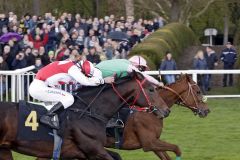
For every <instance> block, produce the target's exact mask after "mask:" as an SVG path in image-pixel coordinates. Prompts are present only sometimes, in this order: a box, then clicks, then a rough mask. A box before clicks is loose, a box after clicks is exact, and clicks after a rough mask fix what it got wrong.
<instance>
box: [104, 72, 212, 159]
mask: <svg viewBox="0 0 240 160" xmlns="http://www.w3.org/2000/svg"><path fill="white" fill-rule="evenodd" d="M159 95H160V97H161V98H163V99H164V100H165V102H166V103H167V105H168V107H169V108H171V107H172V106H173V104H175V103H177V104H181V105H183V106H185V107H187V108H189V109H190V110H192V111H193V112H194V113H195V114H198V115H199V116H200V117H205V116H207V114H208V113H209V109H208V107H207V105H206V103H204V101H203V96H202V94H201V91H200V88H199V87H198V86H197V84H196V83H195V82H194V81H193V80H192V79H191V77H189V76H188V75H181V77H180V79H179V80H178V81H176V82H175V83H173V84H170V85H169V86H165V87H163V88H159ZM162 128H163V119H159V118H157V117H156V116H155V115H154V114H152V113H146V112H139V111H135V112H133V113H132V114H130V116H129V118H128V119H127V121H126V125H125V128H124V131H123V138H122V139H123V142H122V145H121V147H120V149H123V150H135V149H140V148H142V149H143V150H144V151H145V152H146V151H153V152H154V153H155V154H156V155H157V156H158V157H159V158H160V159H161V160H171V158H170V157H169V155H168V154H167V153H166V151H172V152H175V154H176V156H177V159H178V160H180V159H181V158H180V157H181V150H180V148H179V147H178V146H177V145H174V144H170V143H167V142H164V141H162V140H160V139H159V138H160V135H161V132H162ZM146 137H147V138H146ZM107 140H108V141H107V142H108V143H107V145H106V146H107V147H112V148H113V147H114V145H115V138H113V137H108V138H107Z"/></svg>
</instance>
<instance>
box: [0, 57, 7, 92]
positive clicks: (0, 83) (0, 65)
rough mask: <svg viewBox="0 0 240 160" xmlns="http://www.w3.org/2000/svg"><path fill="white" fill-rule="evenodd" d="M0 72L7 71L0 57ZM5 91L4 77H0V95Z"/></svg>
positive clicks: (5, 64)
mask: <svg viewBox="0 0 240 160" xmlns="http://www.w3.org/2000/svg"><path fill="white" fill-rule="evenodd" d="M0 70H1V71H2V70H8V65H7V63H6V62H5V61H4V60H3V57H2V56H0ZM5 90H6V77H5V76H4V75H0V95H3V93H4V92H5Z"/></svg>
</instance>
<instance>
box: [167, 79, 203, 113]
mask: <svg viewBox="0 0 240 160" xmlns="http://www.w3.org/2000/svg"><path fill="white" fill-rule="evenodd" d="M193 86H197V87H198V85H197V84H190V83H189V82H188V94H187V96H186V97H185V98H184V97H182V96H181V95H180V94H179V93H178V92H176V91H175V90H173V89H172V88H170V87H168V86H162V88H164V89H166V90H169V91H171V92H172V93H174V94H176V95H177V96H178V97H179V99H180V101H179V102H178V103H177V104H178V105H181V106H184V107H188V108H190V109H192V110H194V111H196V112H197V111H198V110H199V104H198V100H197V99H198V98H197V96H198V95H196V94H195V93H194V92H193ZM190 95H192V97H193V100H194V103H195V106H196V107H194V106H189V105H187V103H186V99H188V97H189V96H190ZM200 102H203V100H200Z"/></svg>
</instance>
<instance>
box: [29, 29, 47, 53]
mask: <svg viewBox="0 0 240 160" xmlns="http://www.w3.org/2000/svg"><path fill="white" fill-rule="evenodd" d="M37 30H39V29H38V28H37ZM36 32H39V31H36ZM28 39H29V41H31V42H33V47H34V48H36V49H39V48H40V47H41V46H45V45H46V44H47V42H48V31H47V30H45V34H44V35H43V40H41V36H40V35H39V33H36V36H35V39H34V38H33V37H32V35H31V34H29V35H28Z"/></svg>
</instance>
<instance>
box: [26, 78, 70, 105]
mask: <svg viewBox="0 0 240 160" xmlns="http://www.w3.org/2000/svg"><path fill="white" fill-rule="evenodd" d="M29 94H30V95H31V96H32V97H33V98H34V99H37V100H40V101H43V102H61V103H62V104H63V106H64V108H65V109H66V108H68V107H69V106H71V105H72V104H73V103H74V97H73V96H72V95H71V94H70V93H68V92H65V91H63V90H61V89H56V88H51V87H48V86H47V85H46V84H45V83H44V82H43V81H41V80H38V79H34V80H33V82H32V83H31V84H30V86H29Z"/></svg>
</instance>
